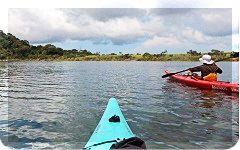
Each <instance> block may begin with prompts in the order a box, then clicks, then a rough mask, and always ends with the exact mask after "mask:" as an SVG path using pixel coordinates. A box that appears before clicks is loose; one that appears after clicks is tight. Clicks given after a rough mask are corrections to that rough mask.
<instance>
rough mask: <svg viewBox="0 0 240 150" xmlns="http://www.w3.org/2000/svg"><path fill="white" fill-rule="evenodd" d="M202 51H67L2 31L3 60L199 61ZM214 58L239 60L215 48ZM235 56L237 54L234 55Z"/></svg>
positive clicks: (230, 53) (0, 58)
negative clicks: (173, 52)
mask: <svg viewBox="0 0 240 150" xmlns="http://www.w3.org/2000/svg"><path fill="white" fill-rule="evenodd" d="M202 54H206V53H200V52H197V51H195V50H188V52H187V53H185V54H169V53H168V51H167V50H163V51H162V52H160V53H159V54H150V53H147V52H146V53H143V54H139V53H136V54H123V53H121V52H119V53H110V54H101V53H99V52H97V53H92V52H90V51H88V50H85V49H84V50H77V49H71V50H64V49H62V48H59V47H56V46H54V45H52V44H47V45H44V46H42V45H38V46H34V45H31V44H29V42H28V41H27V40H21V39H19V38H17V37H15V36H14V35H12V34H10V33H8V34H5V33H4V32H3V31H1V30H0V61H6V60H50V61H51V60H57V61H61V60H64V61H131V60H135V61H198V59H199V57H201V55H202ZM207 54H210V55H211V56H212V58H213V59H214V60H224V61H238V60H239V59H238V57H237V58H236V57H233V53H232V52H224V51H220V50H216V49H212V50H209V52H208V53H207ZM235 56H236V55H235Z"/></svg>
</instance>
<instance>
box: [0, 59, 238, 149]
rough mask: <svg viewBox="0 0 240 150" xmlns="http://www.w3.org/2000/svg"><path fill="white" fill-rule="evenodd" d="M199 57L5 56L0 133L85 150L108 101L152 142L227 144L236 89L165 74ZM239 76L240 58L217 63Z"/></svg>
mask: <svg viewBox="0 0 240 150" xmlns="http://www.w3.org/2000/svg"><path fill="white" fill-rule="evenodd" d="M195 65H199V63H198V62H135V61H129V62H46V61H42V62H41V61H39V62H38V61H29V62H0V139H1V140H2V143H3V144H4V145H7V146H9V147H11V148H16V149H19V148H28V149H31V148H33V149H41V148H45V149H51V148H53V149H80V148H83V147H84V145H85V144H86V142H87V140H88V138H89V137H90V135H91V134H92V132H93V130H94V129H95V127H96V125H97V123H98V122H99V120H100V118H101V115H102V113H103V111H104V109H105V107H106V104H107V102H108V99H109V98H110V97H115V98H116V99H117V100H118V102H119V105H120V107H121V110H122V112H123V114H124V116H125V118H126V120H127V122H128V124H129V126H130V128H131V129H132V131H133V133H135V134H136V135H137V136H138V137H140V138H142V139H143V140H144V141H146V145H147V148H152V149H153V148H156V149H162V148H165V149H166V148H168V149H169V148H170V149H172V148H184V149H186V148H187V149H199V148H204V149H206V148H208V149H210V148H221V149H226V148H229V147H232V146H233V145H234V144H235V143H236V142H237V140H238V136H239V131H238V126H239V122H238V117H239V116H238V111H239V107H238V102H239V99H238V95H229V94H226V93H221V92H213V91H202V90H199V89H196V88H192V87H187V86H183V85H181V84H177V83H173V82H171V81H169V80H168V79H162V78H161V76H162V75H163V72H164V70H165V69H168V70H170V71H173V72H174V71H180V70H182V69H186V68H188V67H193V66H195ZM218 65H219V66H220V67H221V68H222V69H223V72H224V74H222V75H219V80H224V81H231V82H238V62H232V63H231V62H219V63H218Z"/></svg>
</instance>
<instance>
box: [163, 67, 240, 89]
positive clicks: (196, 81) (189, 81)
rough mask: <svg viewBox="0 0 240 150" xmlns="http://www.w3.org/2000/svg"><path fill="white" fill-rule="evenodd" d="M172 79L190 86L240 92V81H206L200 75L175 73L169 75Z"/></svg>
mask: <svg viewBox="0 0 240 150" xmlns="http://www.w3.org/2000/svg"><path fill="white" fill-rule="evenodd" d="M165 73H166V74H169V73H170V72H168V71H165ZM169 78H170V79H172V80H174V81H176V82H179V83H183V84H185V85H188V86H192V87H198V88H200V89H205V90H220V91H226V92H230V93H238V92H239V90H238V89H239V84H238V83H230V82H224V81H214V82H209V81H204V80H201V79H200V77H198V76H197V77H196V76H189V75H179V74H175V75H172V76H170V77H169Z"/></svg>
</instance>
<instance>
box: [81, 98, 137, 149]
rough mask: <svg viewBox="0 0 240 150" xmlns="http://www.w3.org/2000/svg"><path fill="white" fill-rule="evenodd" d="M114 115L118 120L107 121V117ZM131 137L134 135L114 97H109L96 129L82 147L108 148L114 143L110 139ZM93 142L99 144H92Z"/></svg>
mask: <svg viewBox="0 0 240 150" xmlns="http://www.w3.org/2000/svg"><path fill="white" fill-rule="evenodd" d="M114 115H117V116H119V118H120V122H109V118H111V117H112V116H114ZM131 137H135V135H134V134H133V133H132V131H131V129H130V127H129V126H128V124H127V122H126V120H125V118H124V116H123V114H122V112H121V110H120V108H119V105H118V103H117V100H116V99H115V98H110V99H109V101H108V104H107V107H106V110H105V111H104V113H103V116H102V118H101V120H100V121H99V123H98V125H97V127H96V129H95V130H94V132H93V134H92V135H91V137H90V139H89V141H88V142H87V144H86V145H85V147H84V149H88V150H108V149H110V147H111V146H112V145H113V144H114V143H116V142H110V141H114V140H117V139H120V140H123V139H124V138H125V139H127V138H131ZM107 141H109V142H107ZM105 142H106V143H105ZM99 143H104V144H99ZM94 144H99V145H97V146H92V145H94Z"/></svg>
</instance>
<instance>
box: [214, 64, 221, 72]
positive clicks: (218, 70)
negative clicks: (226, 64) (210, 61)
mask: <svg viewBox="0 0 240 150" xmlns="http://www.w3.org/2000/svg"><path fill="white" fill-rule="evenodd" d="M214 65H216V67H217V70H216V73H219V74H221V73H222V72H223V71H222V69H221V68H219V67H218V66H217V64H215V63H214Z"/></svg>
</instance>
